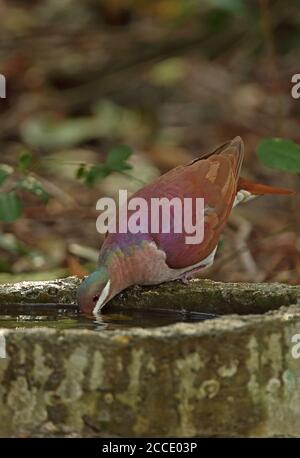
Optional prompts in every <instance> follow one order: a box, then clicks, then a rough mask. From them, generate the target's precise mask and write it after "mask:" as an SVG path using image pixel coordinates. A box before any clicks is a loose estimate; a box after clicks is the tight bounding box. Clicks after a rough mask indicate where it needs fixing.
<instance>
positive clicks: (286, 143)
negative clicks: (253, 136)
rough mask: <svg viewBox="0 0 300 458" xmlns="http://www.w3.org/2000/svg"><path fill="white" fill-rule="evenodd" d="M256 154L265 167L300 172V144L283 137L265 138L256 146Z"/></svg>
mask: <svg viewBox="0 0 300 458" xmlns="http://www.w3.org/2000/svg"><path fill="white" fill-rule="evenodd" d="M257 155H258V157H259V159H260V160H261V162H262V163H263V164H264V165H266V166H267V167H271V168H274V169H278V170H284V171H285V172H292V173H300V146H299V145H297V144H296V143H294V142H293V141H292V140H288V139H284V138H265V139H263V140H261V141H260V143H259V145H258V147H257Z"/></svg>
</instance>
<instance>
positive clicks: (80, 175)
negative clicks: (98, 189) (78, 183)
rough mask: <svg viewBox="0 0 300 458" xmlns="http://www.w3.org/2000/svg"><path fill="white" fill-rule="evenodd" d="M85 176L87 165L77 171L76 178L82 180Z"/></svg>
mask: <svg viewBox="0 0 300 458" xmlns="http://www.w3.org/2000/svg"><path fill="white" fill-rule="evenodd" d="M85 176H86V165H85V164H81V165H80V166H79V167H78V169H77V171H76V178H78V180H80V179H81V178H84V177H85Z"/></svg>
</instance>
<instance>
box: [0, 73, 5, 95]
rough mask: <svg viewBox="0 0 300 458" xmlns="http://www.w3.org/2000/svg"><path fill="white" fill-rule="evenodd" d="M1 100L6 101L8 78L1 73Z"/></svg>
mask: <svg viewBox="0 0 300 458" xmlns="http://www.w3.org/2000/svg"><path fill="white" fill-rule="evenodd" d="M0 99H6V78H5V76H4V75H2V74H1V73H0Z"/></svg>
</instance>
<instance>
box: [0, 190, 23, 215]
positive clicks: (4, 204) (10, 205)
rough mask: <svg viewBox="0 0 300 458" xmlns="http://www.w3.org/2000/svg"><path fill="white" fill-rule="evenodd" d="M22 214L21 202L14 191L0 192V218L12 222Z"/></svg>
mask: <svg viewBox="0 0 300 458" xmlns="http://www.w3.org/2000/svg"><path fill="white" fill-rule="evenodd" d="M21 214H22V202H21V200H20V199H19V197H18V196H17V194H16V193H15V191H10V192H0V220H1V221H4V222H5V223H12V222H13V221H15V220H16V219H18V218H19V217H20V216H21Z"/></svg>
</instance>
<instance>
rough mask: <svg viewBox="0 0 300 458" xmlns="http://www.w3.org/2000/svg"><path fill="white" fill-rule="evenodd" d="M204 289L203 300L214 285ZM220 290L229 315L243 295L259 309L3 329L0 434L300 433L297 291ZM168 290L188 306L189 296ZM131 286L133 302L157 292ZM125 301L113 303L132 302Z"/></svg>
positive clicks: (200, 285) (201, 285) (200, 284)
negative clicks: (168, 321) (111, 325)
mask: <svg viewBox="0 0 300 458" xmlns="http://www.w3.org/2000/svg"><path fill="white" fill-rule="evenodd" d="M67 283H68V285H69V286H68V287H70V280H67ZM71 284H72V285H71V289H70V291H71V294H74V292H75V288H74V284H73V280H72V281H71ZM77 285H78V282H77ZM196 285H197V288H196V290H194V294H195V295H198V298H201V297H202V294H200V293H199V291H200V290H201V291H203V288H204V287H207V288H208V289H209V290H210V294H211V291H212V290H213V289H214V288H213V286H214V285H215V284H214V283H213V282H196ZM205 285H206V286H205ZM193 286H195V283H194V285H193V284H192V285H191V288H192V287H193ZM215 286H216V290H217V291H219V292H218V294H221V296H222V298H223V301H224V300H225V302H226V301H227V306H228V307H227V309H226V310H227V313H228V311H230V310H232V309H233V310H235V308H236V307H237V305H238V304H239V303H242V293H241V291H244V292H246V294H248V296H247V298H246V302H247V304H248V308H249V310H251V312H252V314H250V315H249V314H248V315H247V314H243V315H237V314H232V313H231V314H225V315H223V316H222V317H220V318H217V319H215V320H207V321H205V322H198V323H178V324H173V325H169V326H164V327H159V328H150V329H141V328H130V329H126V330H120V331H119V330H118V331H116V330H112V331H103V332H98V331H91V330H55V329H49V328H36V329H17V330H4V331H2V332H3V335H4V336H5V341H6V350H7V358H6V359H0V436H22V437H24V436H33V437H36V436H42V437H45V436H46V437H47V436H96V437H100V436H101V437H107V436H109V437H116V436H118V437H140V436H145V437H151V436H152V437H156V436H157V437H195V436H235V437H236V436H242V437H248V436H249V437H254V436H255V437H256V436H258V437H273V436H293V437H299V436H300V415H299V412H300V359H297V358H295V357H294V355H293V353H292V347H293V345H294V343H293V337H294V336H295V335H296V334H299V333H300V307H299V305H300V303H299V296H298V288H297V287H295V288H294V287H288V286H286V285H282V287H278V285H277V286H276V287H275V288H274V287H273V286H274V285H270V287H269V288H268V287H266V286H263V287H262V288H261V287H260V285H258V288H257V290H256V291H255V285H251V287H249V285H248V284H247V285H245V284H241V285H240V284H238V287H235V286H233V284H225V285H224V287H223V286H222V285H220V284H218V285H215ZM35 287H36V285H35ZM172 287H174V288H175V290H176V288H179V290H177V292H178V294H179V296H181V300H182V298H183V296H182V287H184V288H185V293H187V291H188V290H189V285H188V287H186V286H185V285H181V284H180V285H179V284H178V286H176V285H173V286H172ZM134 291H135V294H136V296H135V297H136V299H135V300H136V301H137V300H138V297H140V296H141V295H142V296H143V294H146V296H147V297H149V295H150V296H151V297H153V295H151V293H150V292H149V291H150V290H147V289H146V290H145V289H143V288H142V289H140V288H134ZM249 291H250V293H249ZM270 291H272V292H271V293H270ZM277 293H278V296H276V297H277V299H278V297H279V298H280V300H278V302H276V301H275V305H276V307H274V297H275V295H276V294H277ZM127 294H129V292H125V293H124V295H123V296H121V297H119V298H116V301H118V302H120V299H121V302H122V301H124V304H126V306H128V305H129V304H130V302H128V301H129V299H130V298H129V297H127V296H126V295H127ZM176 294H177V293H176V291H175V293H174V296H176ZM154 295H157V289H156V293H155V294H154ZM70 297H71V296H70ZM251 298H253V301H252V303H251ZM282 298H283V299H284V300H283V301H281V299H282ZM142 299H143V298H142ZM206 299H207V298H206ZM219 299H220V298H219V297H218V298H217V300H216V302H215V307H217V305H218V304H219ZM147 300H148V299H147ZM187 300H188V299H187ZM258 300H261V301H262V302H264V301H265V302H264V304H265V305H264V307H261V306H260V305H259V302H258ZM230 301H233V302H230ZM281 302H283V305H282V306H281ZM199 303H200V305H201V304H202V303H201V300H200V302H197V301H196V300H194V304H199ZM232 303H233V304H234V307H231V305H232ZM142 304H143V307H145V304H149V302H147V301H146V302H143V301H142ZM251 304H252V305H251ZM267 304H268V305H271V307H267ZM288 304H290V305H288ZM184 305H185V304H184ZM272 305H273V308H274V310H271V311H270V308H272ZM201 307H202V305H201ZM258 310H259V311H261V310H264V313H263V314H259V313H255V311H258ZM268 310H269V311H268ZM198 311H199V309H198ZM243 312H245V309H244V310H243Z"/></svg>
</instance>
